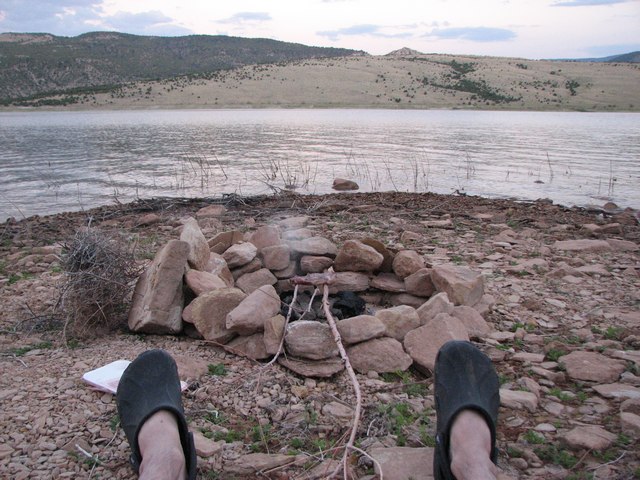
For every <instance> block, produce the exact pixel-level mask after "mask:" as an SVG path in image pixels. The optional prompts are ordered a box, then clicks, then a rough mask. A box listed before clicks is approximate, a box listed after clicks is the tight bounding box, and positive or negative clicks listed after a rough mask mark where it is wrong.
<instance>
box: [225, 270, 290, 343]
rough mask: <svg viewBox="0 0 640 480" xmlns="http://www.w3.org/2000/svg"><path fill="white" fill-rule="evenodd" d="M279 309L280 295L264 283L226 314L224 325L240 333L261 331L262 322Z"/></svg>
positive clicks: (248, 333) (247, 333)
mask: <svg viewBox="0 0 640 480" xmlns="http://www.w3.org/2000/svg"><path fill="white" fill-rule="evenodd" d="M242 278H244V277H242ZM238 283H239V282H238ZM245 293H246V292H245ZM279 311H280V297H279V296H278V294H277V293H276V290H275V289H274V288H273V287H272V286H271V285H264V286H261V287H259V288H257V289H255V290H254V291H253V292H252V293H251V294H250V295H249V296H248V297H246V298H244V299H243V300H242V301H241V302H240V303H239V304H238V305H237V306H236V307H235V308H234V309H233V310H231V311H230V312H229V313H228V314H227V317H226V327H227V329H229V330H232V331H234V332H237V333H239V334H241V335H251V334H253V333H257V332H262V331H263V330H264V323H265V322H266V321H267V320H268V319H270V318H271V317H273V316H275V315H276V314H277V313H278V312H279Z"/></svg>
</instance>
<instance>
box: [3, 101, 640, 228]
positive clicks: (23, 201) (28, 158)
mask: <svg viewBox="0 0 640 480" xmlns="http://www.w3.org/2000/svg"><path fill="white" fill-rule="evenodd" d="M0 173H1V175H0V220H4V219H6V218H8V217H16V218H21V217H23V216H30V215H34V214H39V215H44V214H51V213H58V212H62V211H69V210H80V209H85V208H90V207H94V206H98V205H104V204H108V203H112V202H114V201H116V200H117V201H120V202H127V201H131V200H135V199H136V198H149V197H162V196H173V197H183V196H195V197H204V196H221V195H222V194H225V193H237V194H240V195H254V194H264V193H269V192H276V191H280V190H281V189H285V188H290V189H295V190H296V191H297V192H299V193H329V192H331V191H332V190H331V184H332V181H333V178H334V177H344V178H348V179H352V180H355V181H356V182H358V184H359V185H360V191H388V190H397V191H409V192H426V191H431V192H437V193H453V192H456V191H457V192H462V193H467V194H473V195H482V196H485V197H492V198H514V199H521V200H535V199H538V198H549V199H551V200H553V201H554V202H555V203H559V204H563V205H579V206H584V205H593V204H596V205H603V204H604V203H605V202H606V201H613V202H615V203H616V204H618V205H619V206H621V207H633V208H640V181H639V180H640V114H637V113H635V114H634V113H568V112H563V113H555V112H554V113H549V112H494V111H440V110H366V109H351V110H350V109H346V110H314V109H306V110H278V109H266V110H144V111H142V110H141V111H130V110H127V111H83V112H3V113H0Z"/></svg>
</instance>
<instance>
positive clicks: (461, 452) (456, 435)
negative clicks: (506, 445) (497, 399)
mask: <svg viewBox="0 0 640 480" xmlns="http://www.w3.org/2000/svg"><path fill="white" fill-rule="evenodd" d="M450 438H451V440H450V448H449V450H450V452H451V472H452V473H453V474H454V475H455V477H456V478H457V479H458V480H472V479H473V480H495V478H496V475H497V473H498V471H497V468H496V466H495V465H494V464H493V462H492V461H491V431H490V430H489V427H488V426H487V422H486V421H485V419H484V417H483V416H482V415H480V414H479V413H477V412H475V411H473V410H463V411H462V412H460V413H459V414H458V415H457V416H456V418H455V420H454V422H453V426H452V427H451V437H450Z"/></svg>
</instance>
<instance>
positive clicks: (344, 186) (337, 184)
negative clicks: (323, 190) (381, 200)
mask: <svg viewBox="0 0 640 480" xmlns="http://www.w3.org/2000/svg"><path fill="white" fill-rule="evenodd" d="M331 188H333V189H334V190H339V191H344V190H358V189H359V188H360V187H359V186H358V184H357V183H356V182H354V181H353V180H347V179H345V178H334V179H333V185H332V186H331Z"/></svg>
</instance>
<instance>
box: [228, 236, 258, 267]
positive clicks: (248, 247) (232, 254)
mask: <svg viewBox="0 0 640 480" xmlns="http://www.w3.org/2000/svg"><path fill="white" fill-rule="evenodd" d="M257 254H258V249H257V248H256V246H255V245H254V244H253V243H249V242H244V243H236V244H234V245H231V246H230V247H229V248H228V249H227V250H225V252H224V253H223V254H222V257H223V258H224V259H225V261H226V262H227V265H228V266H229V268H232V269H233V268H237V267H241V266H243V265H246V264H247V263H249V262H250V261H251V260H253V259H254V258H256V255H257Z"/></svg>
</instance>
